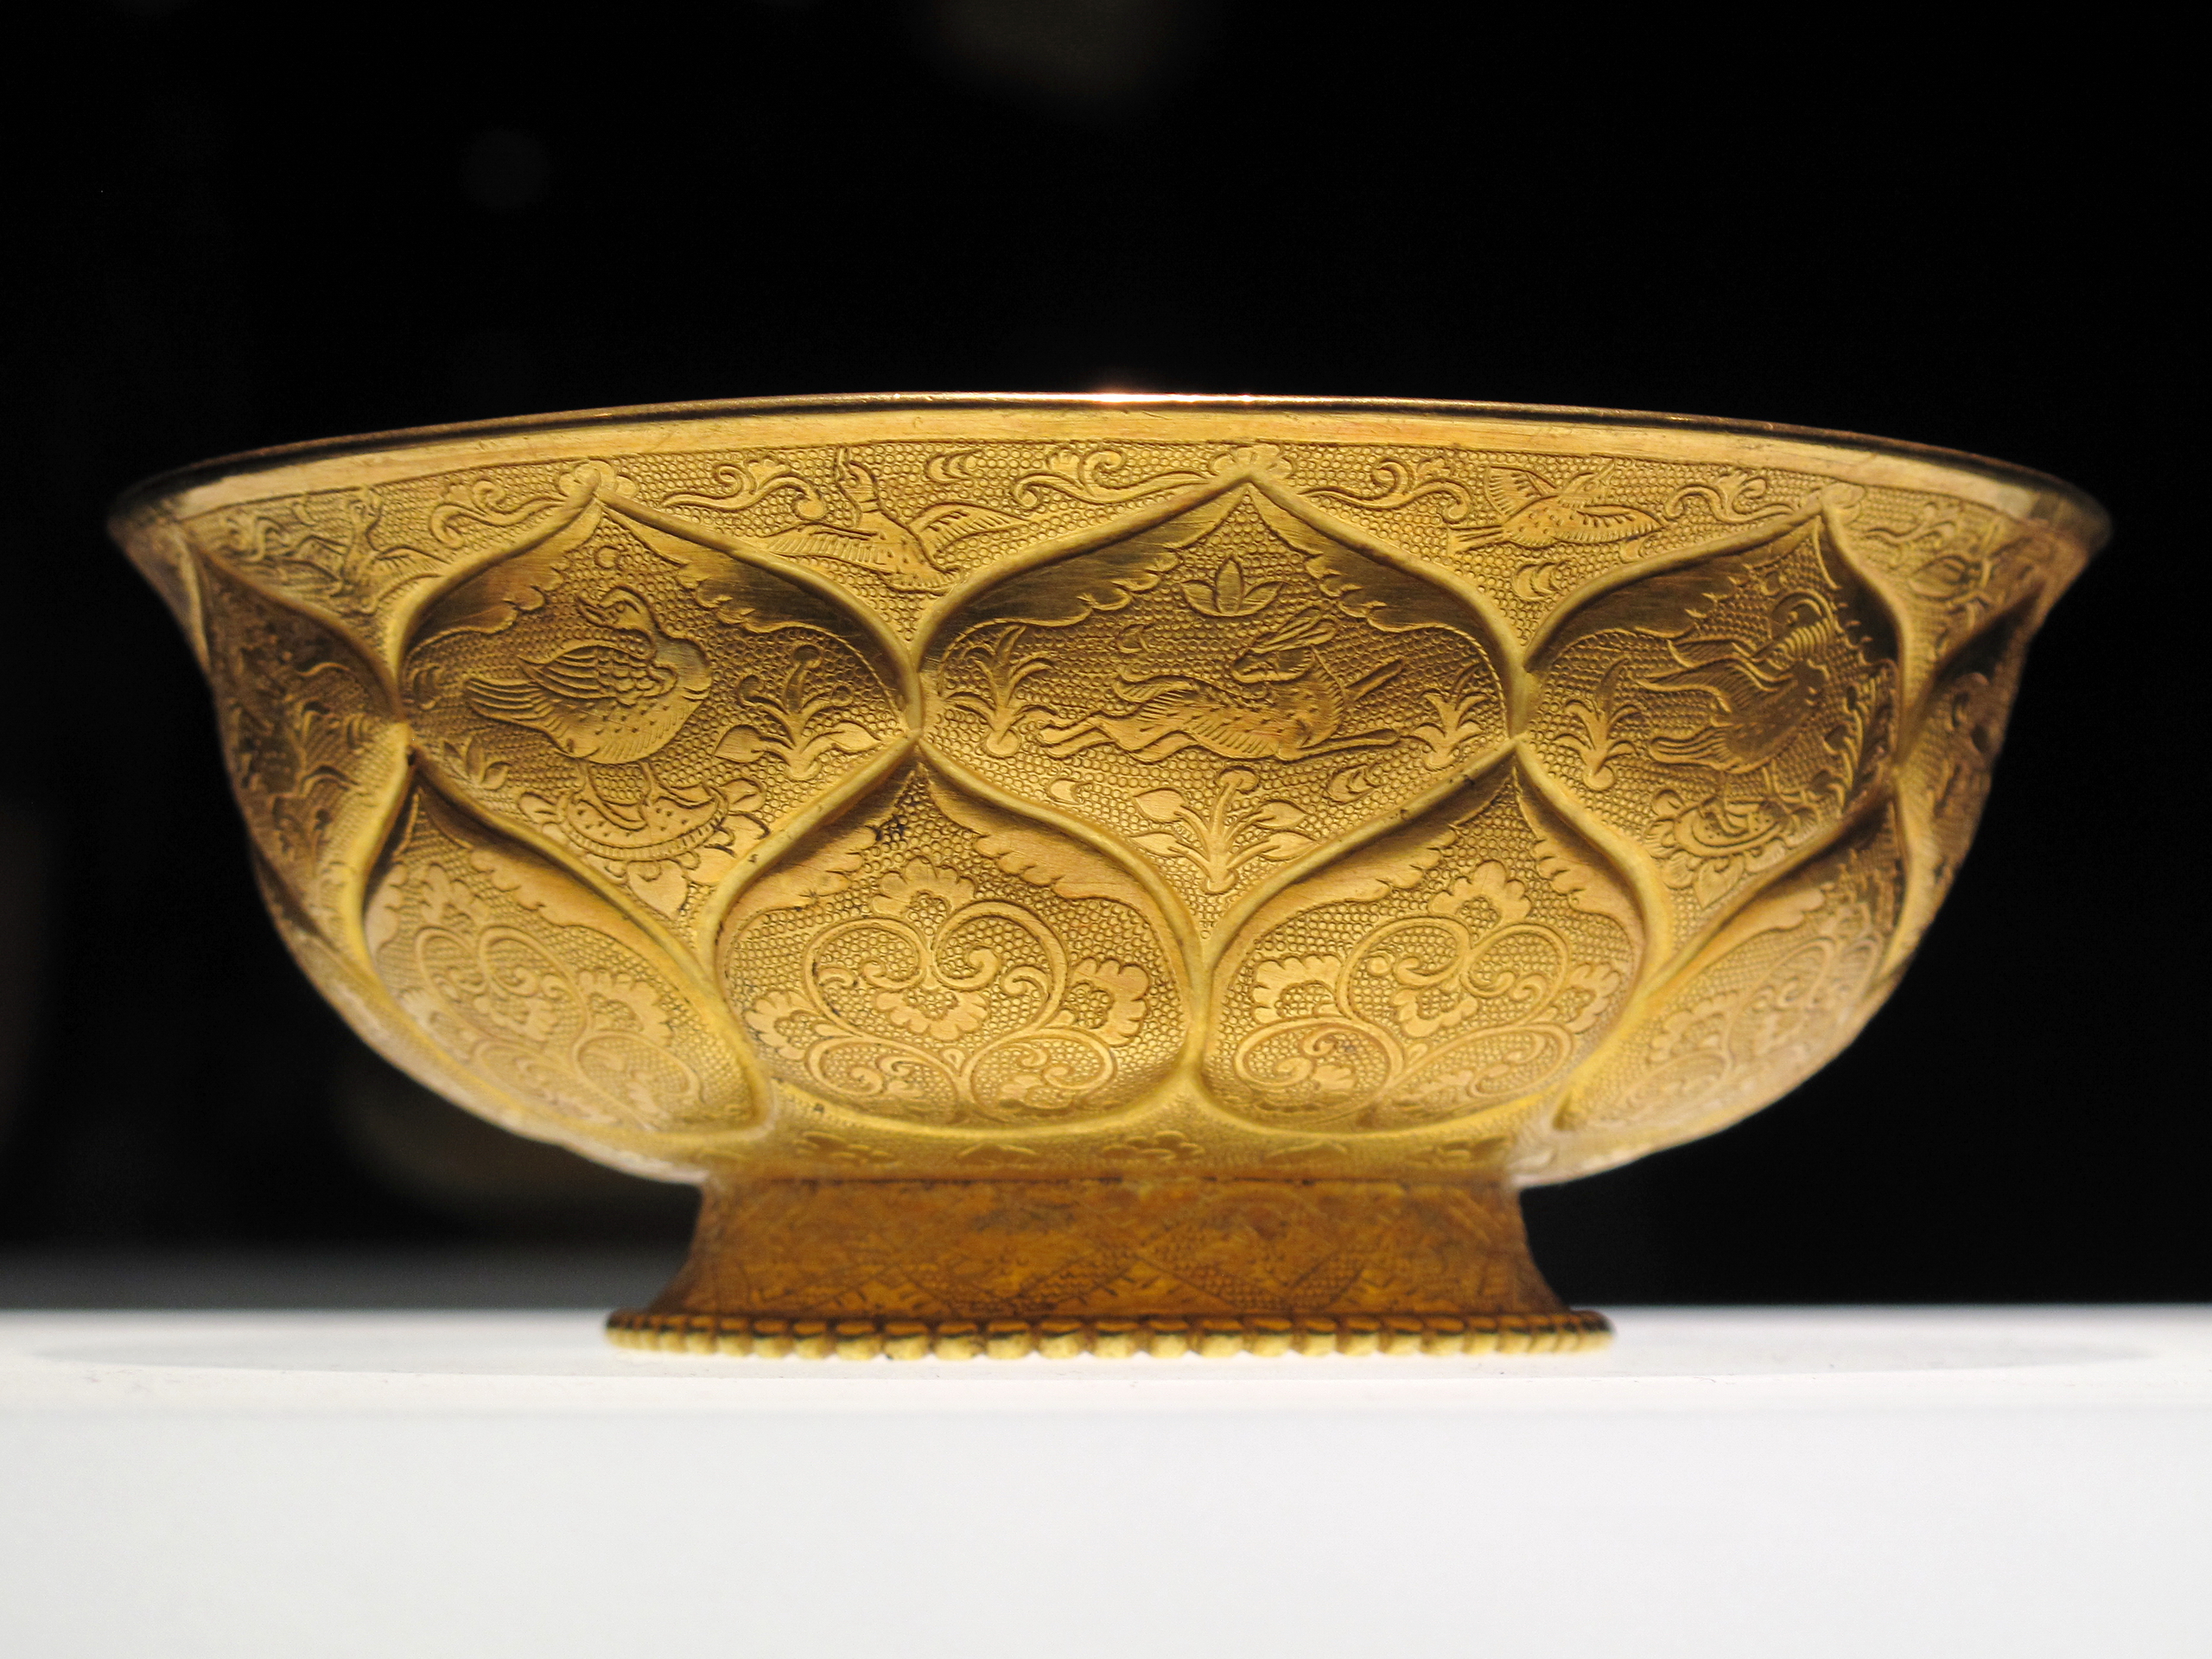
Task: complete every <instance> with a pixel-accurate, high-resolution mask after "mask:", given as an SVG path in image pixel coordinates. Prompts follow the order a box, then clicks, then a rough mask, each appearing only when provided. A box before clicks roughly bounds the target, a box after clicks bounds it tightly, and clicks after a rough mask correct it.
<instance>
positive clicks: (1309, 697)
mask: <svg viewBox="0 0 2212 1659" xmlns="http://www.w3.org/2000/svg"><path fill="white" fill-rule="evenodd" d="M1336 633H1337V626H1336V624H1335V623H1334V622H1333V621H1332V620H1330V619H1329V617H1328V615H1327V614H1326V613H1325V612H1324V611H1323V610H1322V609H1321V607H1319V606H1318V605H1309V606H1306V607H1305V608H1304V609H1302V610H1300V611H1299V612H1298V613H1296V614H1295V615H1294V616H1293V617H1292V618H1291V619H1290V620H1289V621H1287V622H1286V623H1285V624H1284V625H1283V626H1281V627H1279V628H1276V629H1274V630H1273V631H1271V632H1268V633H1265V634H1262V635H1261V636H1259V637H1258V638H1256V639H1254V640H1252V641H1251V643H1250V644H1249V645H1247V646H1246V647H1245V648H1244V650H1243V652H1240V653H1239V654H1238V655H1237V657H1236V659H1235V660H1234V661H1232V662H1231V663H1230V665H1229V677H1230V680H1231V681H1233V682H1234V683H1235V689H1231V688H1230V687H1226V686H1219V685H1215V684H1213V683H1211V682H1209V681H1205V680H1200V679H1195V678H1193V677H1191V676H1189V675H1184V674H1166V675H1154V676H1151V677H1144V678H1139V679H1123V680H1122V683H1121V696H1122V701H1123V702H1126V703H1128V704H1129V705H1130V706H1129V707H1128V708H1127V709H1123V710H1122V711H1120V712H1118V713H1100V714H1095V715H1089V716H1087V717H1086V718H1084V719H1083V720H1080V721H1076V722H1075V723H1074V724H1072V725H1070V726H1065V727H1061V728H1051V727H1045V728H1039V731H1038V734H1037V735H1038V739H1039V741H1040V742H1041V743H1042V744H1043V745H1044V746H1045V752H1046V753H1047V754H1050V755H1052V756H1053V757H1055V758H1056V759H1065V757H1067V756H1069V755H1071V754H1077V753H1081V752H1082V751H1083V750H1084V749H1087V748H1091V747H1096V745H1098V744H1101V743H1111V744H1113V745H1114V746H1115V747H1116V748H1119V749H1121V750H1122V751H1124V752H1125V753H1130V754H1134V755H1135V756H1136V758H1137V759H1138V760H1146V761H1152V760H1165V759H1166V758H1167V756H1169V755H1171V754H1173V753H1176V752H1177V751H1179V750H1181V749H1186V748H1192V747H1198V748H1203V749H1205V750H1208V751H1209V752H1211V753H1214V754H1217V755H1220V756H1222V757H1223V758H1224V760H1306V759H1307V758H1308V757H1310V756H1313V755H1317V754H1336V753H1342V752H1344V751H1345V750H1348V749H1368V748H1384V747H1389V745H1391V744H1394V743H1396V742H1398V741H1400V740H1401V738H1402V734H1401V733H1399V732H1395V731H1390V730H1374V731H1366V732H1354V733H1345V732H1344V729H1343V728H1344V722H1345V721H1346V720H1347V718H1348V717H1349V716H1350V715H1351V711H1352V709H1354V708H1356V707H1357V705H1358V704H1359V702H1361V701H1362V700H1363V699H1364V698H1365V697H1367V696H1369V695H1370V693H1372V692H1374V691H1376V690H1378V689H1379V688H1380V687H1382V686H1383V684H1384V683H1386V682H1388V681H1389V680H1390V679H1391V678H1392V677H1395V675H1396V673H1397V672H1398V670H1399V669H1400V667H1401V666H1402V664H1401V663H1399V662H1397V661H1392V662H1389V663H1385V664H1383V665H1382V666H1381V667H1380V668H1376V669H1373V670H1371V671H1369V672H1368V673H1366V674H1363V675H1362V676H1361V677H1359V678H1358V679H1357V680H1355V681H1353V682H1352V683H1351V684H1350V685H1346V684H1345V683H1344V682H1343V681H1341V680H1339V679H1338V677H1337V675H1336V672H1335V671H1334V670H1332V668H1331V667H1330V666H1329V664H1328V662H1327V660H1326V659H1325V658H1323V657H1322V656H1321V655H1320V654H1319V648H1320V647H1321V646H1323V645H1326V644H1328V643H1329V641H1330V640H1332V639H1335V638H1336ZM1244 688H1250V689H1249V690H1246V689H1244Z"/></svg>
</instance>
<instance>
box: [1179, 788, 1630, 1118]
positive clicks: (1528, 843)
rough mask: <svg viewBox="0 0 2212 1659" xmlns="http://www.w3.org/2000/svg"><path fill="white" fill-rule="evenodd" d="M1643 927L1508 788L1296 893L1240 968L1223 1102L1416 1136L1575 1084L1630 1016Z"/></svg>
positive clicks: (1218, 1082)
mask: <svg viewBox="0 0 2212 1659" xmlns="http://www.w3.org/2000/svg"><path fill="white" fill-rule="evenodd" d="M1639 932H1640V930H1639V928H1638V926H1637V918H1636V912H1635V909H1634V906H1633V904H1632V902H1631V901H1630V899H1629V897H1628V895H1627V893H1626V891H1625V889H1624V887H1623V886H1622V885H1621V884H1620V883H1619V882H1618V880H1617V879H1616V878H1614V877H1612V876H1611V875H1610V874H1605V872H1604V870H1603V868H1602V866H1601V864H1600V863H1599V861H1597V858H1596V855H1594V854H1593V853H1592V850H1591V849H1589V848H1588V847H1587V846H1586V844H1584V843H1582V842H1580V840H1579V839H1577V838H1576V837H1575V836H1573V833H1572V832H1571V831H1569V830H1567V829H1566V828H1565V826H1564V825H1563V823H1560V820H1559V819H1558V818H1557V817H1555V816H1554V815H1553V814H1551V813H1549V812H1548V811H1546V810H1544V809H1543V808H1542V807H1541V806H1540V805H1539V804H1538V803H1537V802H1536V801H1535V798H1534V797H1533V795H1532V794H1531V793H1530V792H1529V787H1528V785H1527V784H1526V782H1525V780H1520V779H1511V778H1508V777H1504V776H1503V775H1499V776H1493V777H1491V778H1490V779H1486V780H1484V782H1483V783H1482V784H1481V785H1478V786H1477V787H1475V788H1472V789H1471V790H1469V791H1466V792H1465V793H1464V794H1462V795H1461V796H1459V797H1457V798H1453V799H1452V800H1451V801H1449V802H1447V803H1446V804H1445V805H1444V806H1443V807H1441V808H1440V809H1439V810H1437V811H1436V812H1434V813H1432V814H1430V815H1429V816H1428V817H1426V818H1424V819H1422V820H1421V821H1419V822H1417V823H1414V825H1412V826H1410V827H1409V828H1408V829H1406V830H1404V831H1402V832H1400V833H1399V834H1397V835H1395V836H1386V837H1384V838H1383V840H1381V841H1379V842H1376V843H1375V844H1374V845H1372V846H1371V847H1370V848H1368V849H1363V850H1362V851H1361V852H1359V853H1357V854H1355V855H1352V856H1351V857H1350V858H1347V859H1345V860H1344V861H1341V862H1339V863H1338V864H1336V865H1333V866H1332V867H1330V868H1329V869H1328V870H1327V871H1326V872H1325V873H1323V874H1319V875H1317V876H1315V877H1313V878H1311V879H1309V880H1307V881H1306V882H1303V883H1300V884H1297V885H1295V886H1294V887H1291V888H1289V889H1287V891H1286V892H1285V893H1283V894H1282V895H1281V897H1280V898H1279V899H1277V900H1276V901H1275V902H1274V904H1272V905H1270V906H1268V908H1267V909H1266V910H1264V911H1262V912H1261V913H1260V915H1259V916H1258V917H1256V918H1255V921H1254V925H1252V927H1251V928H1250V929H1249V931H1247V933H1246V935H1245V936H1244V939H1243V942H1242V945H1241V948H1240V950H1239V951H1238V952H1237V953H1236V956H1235V957H1232V958H1231V960H1230V962H1229V963H1225V964H1224V968H1225V969H1226V971H1225V972H1224V974H1223V976H1222V977H1221V981H1220V989H1219V991H1218V993H1217V1002H1216V1020H1217V1027H1218V1030H1219V1032H1220V1033H1221V1036H1220V1038H1219V1039H1218V1040H1217V1044H1216V1046H1215V1049H1214V1052H1213V1054H1212V1056H1211V1064H1210V1066H1209V1076H1210V1078H1211V1081H1212V1083H1213V1084H1214V1087H1215V1090H1216V1092H1217V1096H1219V1097H1220V1098H1221V1099H1222V1100H1223V1101H1224V1103H1231V1104H1232V1105H1233V1106H1234V1107H1235V1108H1236V1109H1239V1110H1243V1111H1247V1112H1250V1113H1253V1114H1254V1115H1255V1116H1259V1117H1261V1118H1262V1119H1264V1120H1266V1121H1269V1122H1283V1123H1296V1124H1327V1125H1330V1126H1331V1127H1338V1128H1340V1127H1346V1126H1353V1127H1363V1128H1403V1127H1406V1126H1408V1125H1416V1124H1423V1123H1433V1122H1446V1121H1449V1120H1451V1119H1454V1118H1459V1117H1464V1116H1467V1115H1468V1114H1470V1113H1474V1112H1479V1111H1482V1110H1484V1109H1486V1108H1489V1107H1491V1106H1495V1105H1497V1104H1498V1103H1501V1102H1507V1101H1512V1100H1516V1099H1520V1098H1523V1097H1525V1096H1529V1095H1530V1094H1532V1093H1535V1092H1537V1091H1539V1090H1541V1089H1543V1088H1544V1087H1545V1086H1546V1085H1548V1084H1554V1083H1557V1082H1560V1081H1563V1080H1564V1078H1565V1076H1566V1074H1567V1071H1568V1070H1569V1069H1570V1068H1571V1066H1572V1065H1573V1062H1574V1061H1575V1060H1576V1059H1578V1058H1580V1056H1582V1055H1583V1054H1585V1053H1586V1052H1588V1050H1589V1048H1590V1047H1591V1046H1592V1041H1593V1039H1594V1035H1595V1034H1596V1033H1600V1032H1601V1031H1602V1030H1603V1029H1604V1028H1605V1027H1606V1026H1607V1025H1609V1024H1610V1023H1611V1020H1612V1019H1613V1018H1614V1017H1615V1016H1616V1015H1617V1014H1618V1008H1619V1005H1620V1002H1621V1000H1622V997H1623V995H1624V992H1625V991H1626V989H1627V988H1628V987H1629V986H1630V984H1631V983H1632V982H1633V977H1634V973H1635V969H1636V964H1637V955H1638V950H1637V945H1638V942H1639V941H1638V935H1639Z"/></svg>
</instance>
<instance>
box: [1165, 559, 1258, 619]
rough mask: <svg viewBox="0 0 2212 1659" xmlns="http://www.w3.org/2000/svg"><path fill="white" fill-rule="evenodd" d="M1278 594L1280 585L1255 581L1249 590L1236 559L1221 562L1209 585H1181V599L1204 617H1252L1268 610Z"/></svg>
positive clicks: (1242, 569) (1197, 583) (1241, 568)
mask: <svg viewBox="0 0 2212 1659" xmlns="http://www.w3.org/2000/svg"><path fill="white" fill-rule="evenodd" d="M1281 591H1282V584H1281V582H1255V583H1253V584H1252V585H1251V586H1250V587H1249V588H1248V587H1247V586H1246V585H1245V582H1244V567H1243V566H1242V565H1240V564H1238V563H1236V560H1235V559H1224V560H1223V561H1222V562H1221V568H1220V569H1217V570H1216V571H1215V572H1214V576H1213V580H1212V581H1211V582H1185V583H1184V584H1183V593H1184V596H1185V598H1187V599H1188V600H1189V601H1190V602H1191V608H1192V610H1194V611H1197V612H1198V613H1200V614H1201V615H1204V616H1217V617H1235V616H1251V615H1253V614H1255V613H1257V612H1260V611H1264V610H1265V609H1267V607H1268V606H1270V605H1272V604H1273V603H1274V597H1275V595H1276V594H1279V593H1281Z"/></svg>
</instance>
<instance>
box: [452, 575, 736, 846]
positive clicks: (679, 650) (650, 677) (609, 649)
mask: <svg viewBox="0 0 2212 1659" xmlns="http://www.w3.org/2000/svg"><path fill="white" fill-rule="evenodd" d="M576 609H577V611H578V612H579V613H582V616H583V618H584V620H586V621H588V622H590V623H593V624H594V625H595V626H599V627H601V628H605V629H607V631H608V632H613V633H620V634H626V635H628V636H630V637H629V638H628V639H624V640H622V641H621V642H620V643H619V644H618V643H615V642H613V641H609V640H603V639H580V640H576V641H574V642H572V643H570V644H568V645H563V646H562V647H561V649H560V650H559V651H557V652H554V654H553V655H552V656H550V657H546V658H539V659H537V660H536V661H533V662H525V663H524V664H522V674H523V677H522V678H521V679H518V680H500V679H492V678H488V677H485V676H483V675H478V676H475V677H472V678H471V679H470V680H469V681H468V682H467V685H466V686H465V687H464V688H463V695H464V696H466V698H467V702H468V706H469V707H470V708H471V709H474V710H475V712H476V713H477V714H479V715H482V716H483V717H484V718H485V719H486V720H497V721H505V723H506V724H508V725H510V726H526V727H528V728H531V730H532V731H537V732H542V733H543V734H545V736H546V737H547V738H548V739H550V741H551V742H552V743H553V746H554V747H556V748H557V749H559V750H560V751H561V753H563V754H565V755H568V756H569V757H570V758H571V759H573V760H579V761H582V762H583V763H584V766H583V768H582V770H583V775H584V792H585V793H586V794H587V795H588V796H589V797H590V798H592V799H593V800H594V802H595V803H596V804H598V805H599V806H600V807H601V809H602V810H605V811H606V812H607V815H608V816H609V817H613V818H615V819H617V820H621V819H624V818H627V817H635V816H636V810H637V809H636V808H635V807H634V806H631V807H628V808H627V809H625V807H624V804H620V803H610V802H607V801H606V800H604V799H603V798H601V797H600V796H599V794H598V791H596V790H595V789H594V788H593V786H592V783H591V768H592V767H594V766H628V765H632V764H635V765H637V766H639V767H640V768H641V769H642V770H643V771H644V772H645V781H646V784H647V786H648V790H649V792H650V795H652V796H664V797H671V798H677V799H682V798H684V796H685V795H686V794H687V792H689V793H696V791H683V790H680V789H679V790H667V789H664V788H663V787H662V786H661V785H660V784H659V782H658V779H655V778H654V777H653V775H652V767H651V766H650V765H649V764H648V761H649V759H650V757H651V756H652V755H654V754H656V753H658V752H659V751H660V750H661V749H662V748H664V747H666V746H667V744H668V742H669V741H670V740H671V738H673V737H674V736H675V735H676V734H677V732H678V731H680V730H682V729H683V722H684V721H687V720H689V719H690V717H691V715H692V711H693V710H695V709H697V708H698V706H699V705H700V703H701V702H703V701H704V700H705V698H706V696H707V692H708V690H709V689H710V688H711V687H712V685H713V684H714V676H713V674H712V673H711V672H710V671H709V669H708V666H707V657H706V653H705V652H702V651H701V650H700V649H699V647H698V646H697V645H696V644H695V643H693V642H692V641H691V640H689V639H681V638H679V637H677V636H676V635H673V634H670V633H667V632H663V630H662V628H661V625H660V621H659V620H658V618H657V617H655V616H654V615H653V613H652V607H651V606H650V605H648V604H646V603H645V599H644V597H643V596H642V595H641V594H637V593H635V592H633V591H632V589H630V588H608V589H607V591H606V592H605V593H603V594H601V595H600V596H599V599H598V601H596V602H594V601H591V600H586V599H579V600H578V601H576Z"/></svg>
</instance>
